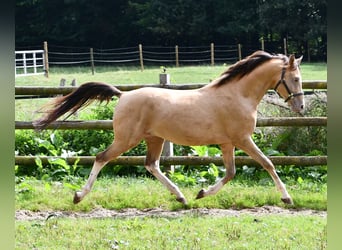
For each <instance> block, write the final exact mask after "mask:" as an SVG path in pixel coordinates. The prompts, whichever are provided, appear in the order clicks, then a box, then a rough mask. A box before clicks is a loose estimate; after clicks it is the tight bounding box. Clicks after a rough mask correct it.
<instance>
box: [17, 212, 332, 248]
mask: <svg viewBox="0 0 342 250" xmlns="http://www.w3.org/2000/svg"><path fill="white" fill-rule="evenodd" d="M326 225H327V222H326V218H323V217H318V216H279V215H267V216H265V215H263V216H252V215H241V216H238V217H235V216H227V217H210V216H200V215H188V216H179V217H176V218H167V217H162V218H159V217H143V218H129V219H119V218H106V219H64V218H58V217H52V218H51V219H49V220H47V221H17V222H16V226H15V240H16V243H15V249H61V250H62V249H158V250H159V249H165V250H167V249H325V248H326V246H327V235H326Z"/></svg>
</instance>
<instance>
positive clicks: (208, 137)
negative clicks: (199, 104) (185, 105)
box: [155, 124, 229, 146]
mask: <svg viewBox="0 0 342 250" xmlns="http://www.w3.org/2000/svg"><path fill="white" fill-rule="evenodd" d="M155 135H156V136H158V137H162V138H164V139H166V140H168V141H171V142H173V143H175V144H179V145H186V146H195V145H208V144H221V143H224V142H226V141H227V140H228V139H229V138H228V136H227V135H226V134H225V133H223V131H218V130H217V129H215V128H208V127H207V128H206V127H204V126H200V127H196V126H192V125H191V124H188V125H187V124H184V126H183V127H182V128H180V127H171V126H165V127H164V128H162V129H158V130H156V131H155Z"/></svg>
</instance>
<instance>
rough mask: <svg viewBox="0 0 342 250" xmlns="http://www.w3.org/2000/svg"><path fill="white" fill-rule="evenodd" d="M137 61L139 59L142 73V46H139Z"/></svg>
mask: <svg viewBox="0 0 342 250" xmlns="http://www.w3.org/2000/svg"><path fill="white" fill-rule="evenodd" d="M139 59H140V68H141V71H144V58H143V51H142V45H141V44H139Z"/></svg>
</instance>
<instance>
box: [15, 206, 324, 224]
mask: <svg viewBox="0 0 342 250" xmlns="http://www.w3.org/2000/svg"><path fill="white" fill-rule="evenodd" d="M271 214H272V215H280V216H296V215H303V216H305V215H314V216H320V217H326V216H327V212H326V211H316V210H308V209H304V210H298V209H285V208H280V207H276V206H262V207H256V208H248V209H241V210H235V209H207V208H198V209H187V210H177V211H168V210H163V209H161V208H151V209H144V210H138V209H135V208H127V209H123V210H119V211H118V210H107V209H103V208H97V209H94V210H92V211H91V212H70V211H39V212H33V211H29V210H18V211H16V212H15V219H16V220H18V221H22V220H47V219H49V218H52V217H60V218H132V217H168V218H170V217H180V216H184V215H196V216H217V217H225V216H228V217H229V216H234V217H238V216H241V215H252V216H264V215H271Z"/></svg>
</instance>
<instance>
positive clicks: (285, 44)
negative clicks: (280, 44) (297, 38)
mask: <svg viewBox="0 0 342 250" xmlns="http://www.w3.org/2000/svg"><path fill="white" fill-rule="evenodd" d="M284 55H285V56H287V42H286V38H284Z"/></svg>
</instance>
